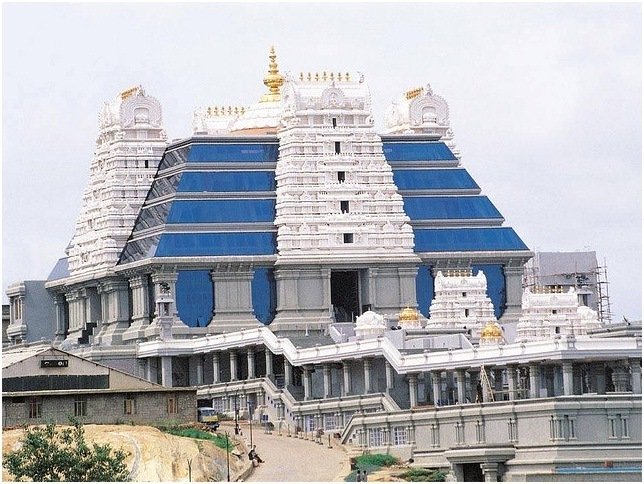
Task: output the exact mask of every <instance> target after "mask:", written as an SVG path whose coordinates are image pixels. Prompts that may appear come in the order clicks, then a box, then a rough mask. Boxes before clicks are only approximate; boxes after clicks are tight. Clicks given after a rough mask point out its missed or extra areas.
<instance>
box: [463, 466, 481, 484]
mask: <svg viewBox="0 0 644 484" xmlns="http://www.w3.org/2000/svg"><path fill="white" fill-rule="evenodd" d="M463 481H465V482H485V478H484V477H483V469H481V464H479V463H475V464H463Z"/></svg>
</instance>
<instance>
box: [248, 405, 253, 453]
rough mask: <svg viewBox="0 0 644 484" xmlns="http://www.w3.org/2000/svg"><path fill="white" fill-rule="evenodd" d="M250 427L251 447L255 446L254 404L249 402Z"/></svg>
mask: <svg viewBox="0 0 644 484" xmlns="http://www.w3.org/2000/svg"><path fill="white" fill-rule="evenodd" d="M248 427H249V431H250V447H251V449H252V448H253V405H252V404H251V403H250V402H248Z"/></svg>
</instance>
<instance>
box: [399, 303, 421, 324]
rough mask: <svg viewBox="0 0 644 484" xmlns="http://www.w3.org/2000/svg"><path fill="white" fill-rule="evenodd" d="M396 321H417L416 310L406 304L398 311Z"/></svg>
mask: <svg viewBox="0 0 644 484" xmlns="http://www.w3.org/2000/svg"><path fill="white" fill-rule="evenodd" d="M398 321H418V311H416V310H415V309H412V308H410V307H409V306H407V307H406V308H405V309H403V310H402V311H401V312H400V315H399V316H398Z"/></svg>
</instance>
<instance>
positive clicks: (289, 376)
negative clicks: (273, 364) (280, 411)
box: [284, 357, 293, 388]
mask: <svg viewBox="0 0 644 484" xmlns="http://www.w3.org/2000/svg"><path fill="white" fill-rule="evenodd" d="M292 384H293V365H291V363H290V362H289V361H288V360H287V359H286V357H284V387H285V388H288V387H289V385H292Z"/></svg>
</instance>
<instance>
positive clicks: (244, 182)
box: [177, 171, 275, 192]
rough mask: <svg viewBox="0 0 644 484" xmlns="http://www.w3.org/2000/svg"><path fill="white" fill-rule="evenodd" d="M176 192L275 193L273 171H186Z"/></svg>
mask: <svg viewBox="0 0 644 484" xmlns="http://www.w3.org/2000/svg"><path fill="white" fill-rule="evenodd" d="M177 191H178V192H257V191H275V172H274V171H217V172H200V171H188V172H185V173H184V174H183V176H182V177H181V181H180V182H179V186H178V187H177Z"/></svg>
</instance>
